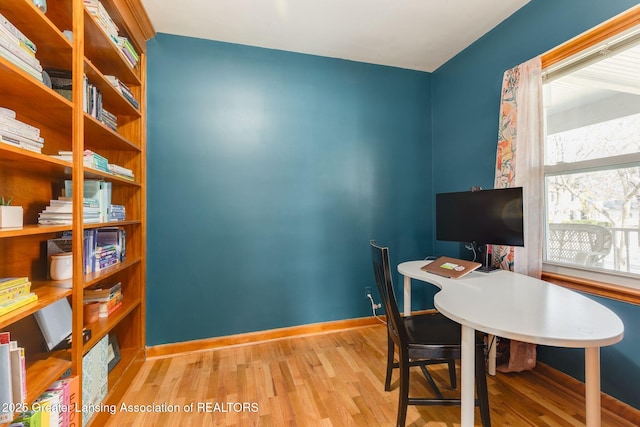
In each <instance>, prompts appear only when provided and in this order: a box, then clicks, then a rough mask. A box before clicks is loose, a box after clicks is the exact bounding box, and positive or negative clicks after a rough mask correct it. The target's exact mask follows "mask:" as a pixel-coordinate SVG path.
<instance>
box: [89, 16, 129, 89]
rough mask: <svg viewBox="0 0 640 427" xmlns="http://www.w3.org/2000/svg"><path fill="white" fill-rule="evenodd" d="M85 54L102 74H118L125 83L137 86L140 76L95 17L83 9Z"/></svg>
mask: <svg viewBox="0 0 640 427" xmlns="http://www.w3.org/2000/svg"><path fill="white" fill-rule="evenodd" d="M84 33H85V34H84V37H85V56H86V57H87V59H88V60H89V61H91V62H92V63H93V64H95V66H96V67H97V68H98V69H100V70H102V73H103V74H104V75H114V76H119V78H120V80H121V81H123V82H125V83H130V84H132V85H136V86H139V85H140V78H139V77H138V74H137V71H136V70H134V69H133V68H132V67H131V66H130V65H129V64H128V63H127V62H126V60H125V58H124V56H123V55H122V54H121V53H120V50H119V49H118V47H117V46H116V44H115V43H114V42H112V41H111V39H110V38H109V36H108V35H107V34H105V32H104V31H103V30H102V28H101V27H100V25H98V23H97V21H96V19H95V18H94V17H93V16H91V15H90V14H89V12H88V11H87V10H86V9H85V25H84Z"/></svg>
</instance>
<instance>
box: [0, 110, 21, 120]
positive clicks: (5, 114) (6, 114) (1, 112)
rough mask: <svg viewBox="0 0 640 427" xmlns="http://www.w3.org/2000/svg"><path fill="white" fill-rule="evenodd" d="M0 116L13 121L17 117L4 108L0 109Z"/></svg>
mask: <svg viewBox="0 0 640 427" xmlns="http://www.w3.org/2000/svg"><path fill="white" fill-rule="evenodd" d="M0 116H2V117H8V118H10V119H15V118H16V117H17V116H16V112H15V111H13V110H12V109H10V108H6V107H0Z"/></svg>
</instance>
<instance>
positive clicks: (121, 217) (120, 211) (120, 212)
mask: <svg viewBox="0 0 640 427" xmlns="http://www.w3.org/2000/svg"><path fill="white" fill-rule="evenodd" d="M126 219H127V214H126V212H125V207H124V206H123V205H111V209H110V211H109V222H114V221H125V220H126Z"/></svg>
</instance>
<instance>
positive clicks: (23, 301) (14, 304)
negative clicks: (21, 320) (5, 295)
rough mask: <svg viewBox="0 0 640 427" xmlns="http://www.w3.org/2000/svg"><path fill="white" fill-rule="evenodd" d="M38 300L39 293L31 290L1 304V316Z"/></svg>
mask: <svg viewBox="0 0 640 427" xmlns="http://www.w3.org/2000/svg"><path fill="white" fill-rule="evenodd" d="M37 300H38V295H36V294H35V293H33V292H29V293H28V294H26V295H22V296H19V297H17V298H15V299H13V300H11V301H7V302H5V303H2V304H0V316H3V315H5V314H7V313H10V312H12V311H14V310H17V309H19V308H20V307H24V306H25V305H27V304H31V303H32V302H35V301H37Z"/></svg>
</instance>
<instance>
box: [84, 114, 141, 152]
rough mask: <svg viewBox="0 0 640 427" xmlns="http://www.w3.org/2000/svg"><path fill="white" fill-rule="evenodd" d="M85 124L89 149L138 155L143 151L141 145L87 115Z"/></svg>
mask: <svg viewBox="0 0 640 427" xmlns="http://www.w3.org/2000/svg"><path fill="white" fill-rule="evenodd" d="M84 124H85V134H86V138H87V142H88V143H89V144H90V147H87V148H92V149H94V150H105V149H110V150H113V149H116V150H126V151H133V152H138V153H139V152H140V151H141V150H140V146H139V145H136V144H135V143H133V142H131V141H129V140H128V139H127V138H125V137H124V136H122V135H120V134H118V133H117V132H114V131H113V130H111V129H109V128H108V127H107V126H105V125H104V124H102V123H100V122H99V121H98V120H96V119H95V118H94V117H91V116H90V115H89V114H87V113H85V115H84Z"/></svg>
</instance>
